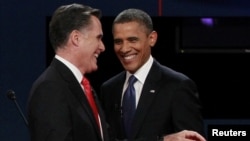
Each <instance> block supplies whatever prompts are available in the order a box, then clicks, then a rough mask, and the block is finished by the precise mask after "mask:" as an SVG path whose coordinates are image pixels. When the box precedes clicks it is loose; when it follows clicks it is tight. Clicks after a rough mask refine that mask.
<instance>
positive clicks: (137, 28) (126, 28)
mask: <svg viewBox="0 0 250 141" xmlns="http://www.w3.org/2000/svg"><path fill="white" fill-rule="evenodd" d="M126 33H133V34H136V33H137V34H139V33H140V34H141V33H146V27H145V26H143V25H142V24H140V23H138V22H135V21H132V22H125V23H116V24H114V26H113V34H114V35H116V34H121V35H124V34H126Z"/></svg>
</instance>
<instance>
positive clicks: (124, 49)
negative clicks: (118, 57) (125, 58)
mask: <svg viewBox="0 0 250 141" xmlns="http://www.w3.org/2000/svg"><path fill="white" fill-rule="evenodd" d="M130 49H131V48H130V45H129V43H127V42H124V43H123V44H122V45H121V46H120V49H119V50H120V51H121V52H123V53H125V52H128V51H130Z"/></svg>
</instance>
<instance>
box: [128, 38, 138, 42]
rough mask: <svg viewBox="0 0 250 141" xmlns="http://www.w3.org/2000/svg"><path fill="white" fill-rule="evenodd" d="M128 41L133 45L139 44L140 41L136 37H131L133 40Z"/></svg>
mask: <svg viewBox="0 0 250 141" xmlns="http://www.w3.org/2000/svg"><path fill="white" fill-rule="evenodd" d="M128 40H129V42H131V43H135V42H137V41H138V40H139V39H138V38H136V37H131V38H129V39H128Z"/></svg>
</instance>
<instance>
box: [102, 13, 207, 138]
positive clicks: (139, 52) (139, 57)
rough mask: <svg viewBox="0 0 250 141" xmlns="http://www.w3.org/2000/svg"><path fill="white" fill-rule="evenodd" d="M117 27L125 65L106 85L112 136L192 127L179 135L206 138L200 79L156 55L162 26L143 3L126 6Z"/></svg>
mask: <svg viewBox="0 0 250 141" xmlns="http://www.w3.org/2000/svg"><path fill="white" fill-rule="evenodd" d="M112 30H113V31H112V32H113V38H114V51H115V53H116V55H117V57H118V59H119V60H120V62H121V64H122V66H123V67H124V69H125V71H123V72H121V73H119V74H118V75H116V76H114V77H112V78H111V79H109V80H108V81H106V82H105V83H104V84H103V85H102V87H101V100H102V103H103V108H104V111H105V113H106V117H107V122H108V123H109V124H110V130H111V132H112V138H113V139H115V140H129V141H136V140H138V141H139V140H140V141H158V140H164V141H167V140H169V139H170V138H169V136H166V135H168V134H172V133H176V132H180V134H182V133H183V134H185V133H186V132H185V131H184V132H181V131H183V130H193V131H195V132H192V133H195V134H192V135H190V136H189V135H183V136H180V137H178V138H175V140H176V141H177V140H182V141H184V140H187V141H192V140H197V141H199V140H205V139H204V138H203V137H202V136H200V135H204V126H203V119H202V115H201V105H200V101H199V95H198V91H197V88H196V85H195V83H194V82H193V81H192V80H191V79H190V78H189V77H187V76H186V75H184V74H182V73H180V72H177V71H175V70H173V69H171V68H169V67H166V66H163V65H161V64H160V63H159V62H157V61H156V60H155V59H154V58H153V57H152V55H151V48H152V47H154V45H155V43H156V41H157V32H156V31H154V30H153V24H152V20H151V18H150V16H149V15H148V14H147V13H145V12H144V11H141V10H139V9H127V10H124V11H123V12H121V13H120V14H119V15H118V16H117V17H116V18H115V20H114V22H113V29H112ZM130 76H133V77H134V78H135V82H134V83H133V84H132V85H130V84H128V81H129V78H130ZM128 85H129V86H128ZM127 87H128V89H129V90H126V89H127ZM127 91H130V92H127ZM128 93H129V94H128ZM127 94H128V95H130V98H132V99H130V98H127V96H126V95H127ZM125 97H126V98H125ZM126 99H127V100H126ZM132 101H133V102H132ZM127 103H129V104H127ZM125 104H127V105H126V106H124V105H125ZM127 107H130V108H127ZM196 133H197V134H198V135H197V134H196Z"/></svg>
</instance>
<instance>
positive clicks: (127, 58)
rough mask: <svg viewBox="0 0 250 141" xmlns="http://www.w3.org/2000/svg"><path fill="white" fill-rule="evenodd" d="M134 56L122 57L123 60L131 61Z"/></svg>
mask: <svg viewBox="0 0 250 141" xmlns="http://www.w3.org/2000/svg"><path fill="white" fill-rule="evenodd" d="M135 56H136V55H128V56H123V59H124V60H131V59H133V58H135Z"/></svg>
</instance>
